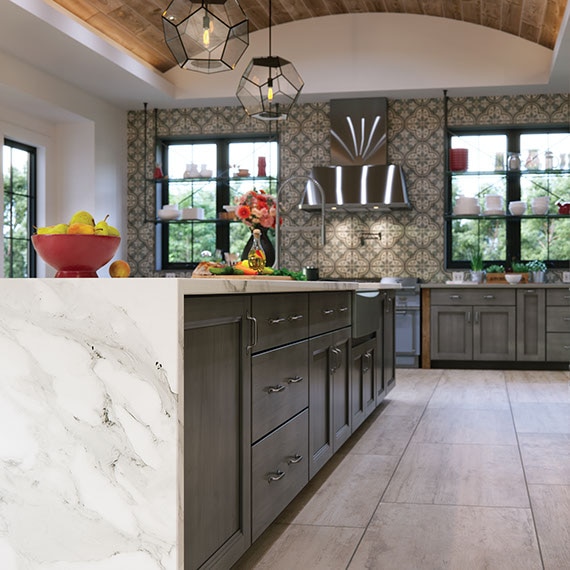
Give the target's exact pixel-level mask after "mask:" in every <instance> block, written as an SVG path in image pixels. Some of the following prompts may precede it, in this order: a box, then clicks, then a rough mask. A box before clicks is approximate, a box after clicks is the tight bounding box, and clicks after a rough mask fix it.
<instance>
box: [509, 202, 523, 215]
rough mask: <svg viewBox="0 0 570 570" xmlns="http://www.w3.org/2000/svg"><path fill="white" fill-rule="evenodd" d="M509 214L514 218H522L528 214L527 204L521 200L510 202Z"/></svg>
mask: <svg viewBox="0 0 570 570" xmlns="http://www.w3.org/2000/svg"><path fill="white" fill-rule="evenodd" d="M509 212H510V213H511V214H512V215H513V216H522V215H523V214H524V213H525V212H526V203H525V202H521V201H519V200H515V201H513V202H509Z"/></svg>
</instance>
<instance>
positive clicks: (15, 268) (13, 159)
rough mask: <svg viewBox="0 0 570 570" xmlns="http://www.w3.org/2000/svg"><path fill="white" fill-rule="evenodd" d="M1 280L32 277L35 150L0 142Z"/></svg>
mask: <svg viewBox="0 0 570 570" xmlns="http://www.w3.org/2000/svg"><path fill="white" fill-rule="evenodd" d="M2 160H3V177H4V193H3V201H4V222H3V241H4V264H3V271H4V277H35V275H36V255H35V250H34V248H33V247H32V245H31V240H30V236H31V235H32V233H33V232H32V230H33V226H34V225H35V223H36V217H35V211H36V149H35V148H33V147H30V146H27V145H24V144H20V143H17V142H15V141H11V140H5V141H4V147H3V158H2Z"/></svg>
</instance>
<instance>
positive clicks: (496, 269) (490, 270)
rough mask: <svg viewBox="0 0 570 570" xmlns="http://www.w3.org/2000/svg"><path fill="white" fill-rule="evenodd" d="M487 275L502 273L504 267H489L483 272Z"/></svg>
mask: <svg viewBox="0 0 570 570" xmlns="http://www.w3.org/2000/svg"><path fill="white" fill-rule="evenodd" d="M485 271H487V273H504V272H505V267H504V266H503V265H496V264H495V265H489V267H487V269H486V270H485Z"/></svg>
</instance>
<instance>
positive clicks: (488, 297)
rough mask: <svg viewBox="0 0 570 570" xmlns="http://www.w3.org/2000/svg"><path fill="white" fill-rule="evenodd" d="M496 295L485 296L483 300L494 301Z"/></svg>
mask: <svg viewBox="0 0 570 570" xmlns="http://www.w3.org/2000/svg"><path fill="white" fill-rule="evenodd" d="M494 298H495V295H483V299H485V300H487V301H490V300H491V299H494Z"/></svg>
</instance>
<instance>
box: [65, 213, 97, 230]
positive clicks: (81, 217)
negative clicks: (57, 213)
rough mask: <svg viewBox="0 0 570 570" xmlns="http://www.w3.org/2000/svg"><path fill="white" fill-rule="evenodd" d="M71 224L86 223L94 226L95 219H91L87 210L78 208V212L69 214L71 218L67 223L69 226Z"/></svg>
mask: <svg viewBox="0 0 570 570" xmlns="http://www.w3.org/2000/svg"><path fill="white" fill-rule="evenodd" d="M72 224H88V225H91V226H92V227H94V226H95V220H94V219H93V216H92V215H91V214H90V213H89V212H86V211H85V210H79V212H75V214H73V216H71V220H69V225H70V226H71V225H72Z"/></svg>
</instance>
